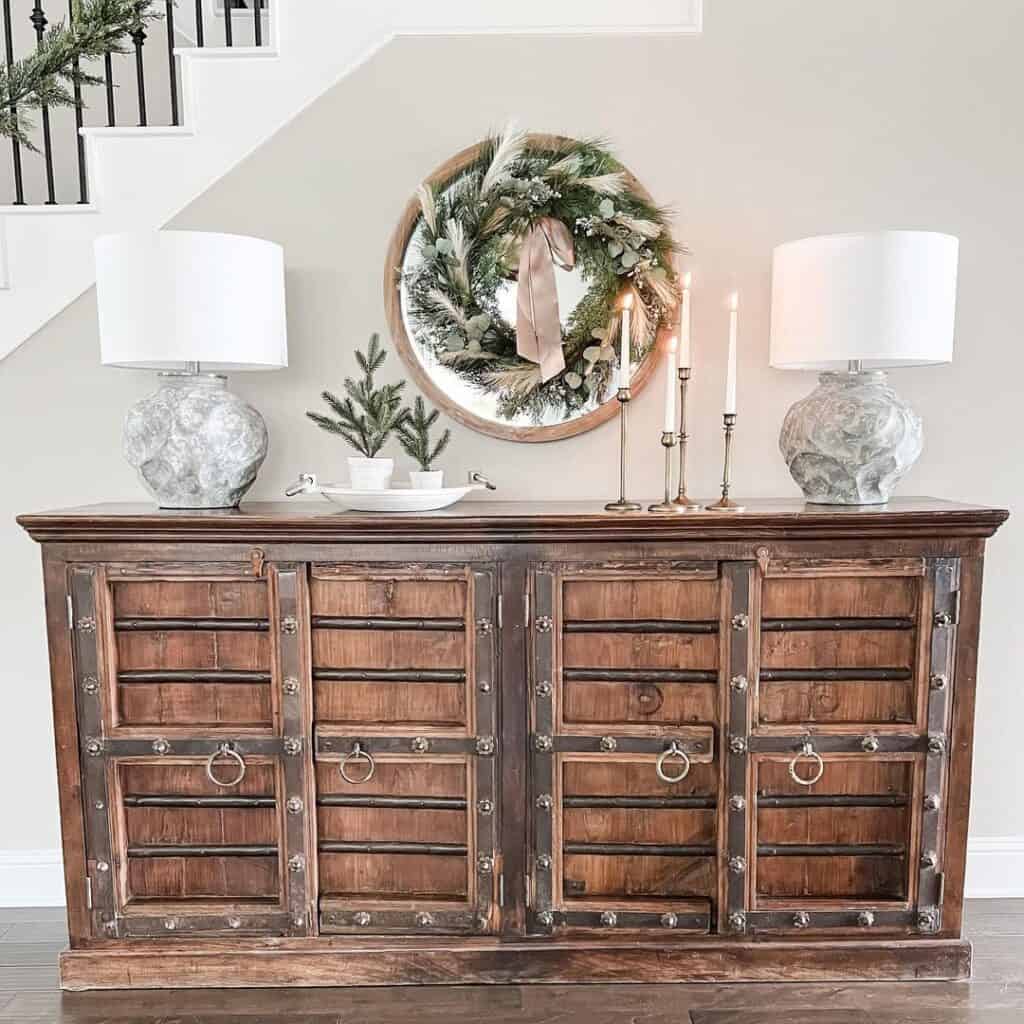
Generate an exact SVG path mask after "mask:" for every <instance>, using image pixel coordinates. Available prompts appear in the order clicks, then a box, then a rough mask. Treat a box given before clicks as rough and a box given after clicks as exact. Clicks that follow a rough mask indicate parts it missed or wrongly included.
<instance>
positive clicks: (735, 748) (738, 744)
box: [729, 736, 747, 754]
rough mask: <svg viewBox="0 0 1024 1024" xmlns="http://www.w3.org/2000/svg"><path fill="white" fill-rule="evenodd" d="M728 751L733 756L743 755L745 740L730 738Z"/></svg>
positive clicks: (737, 737)
mask: <svg viewBox="0 0 1024 1024" xmlns="http://www.w3.org/2000/svg"><path fill="white" fill-rule="evenodd" d="M729 750H730V751H732V753H734V754H745V753H746V752H747V741H746V739H745V738H744V737H743V736H730V737H729Z"/></svg>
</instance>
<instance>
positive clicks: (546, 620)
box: [534, 615, 554, 633]
mask: <svg viewBox="0 0 1024 1024" xmlns="http://www.w3.org/2000/svg"><path fill="white" fill-rule="evenodd" d="M553 625H554V623H553V622H552V621H551V616H550V615H541V616H538V618H537V621H536V622H534V627H535V628H536V630H537V632H538V633H550V632H551V627H552V626H553Z"/></svg>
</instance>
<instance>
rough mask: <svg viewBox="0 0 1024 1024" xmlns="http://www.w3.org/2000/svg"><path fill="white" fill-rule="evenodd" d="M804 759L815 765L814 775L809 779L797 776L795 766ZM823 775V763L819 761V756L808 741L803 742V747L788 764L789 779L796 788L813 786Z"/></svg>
mask: <svg viewBox="0 0 1024 1024" xmlns="http://www.w3.org/2000/svg"><path fill="white" fill-rule="evenodd" d="M805 757H806V758H808V759H809V760H811V761H813V762H815V764H816V767H815V771H814V775H813V777H811V778H804V777H803V776H802V775H800V774H798V772H797V770H796V766H797V765H798V764H799V763H800V759H801V758H805ZM824 774H825V762H824V761H823V760H822V759H821V754H819V753H818V752H817V751H816V750H815V749H814V747H813V746H812V745H811V741H810V740H804V743H803V746H802V747H801V748H800V750H799V751H798V752H797V754H796V756H795V757H794V758H793V760H792V761H790V762H789V777H790V778H791V779H792V780H793V781H794V782H795V783H796V784H797V785H798V786H813V785H814V784H815V783H816V782H817V781H818V780H819V779H820V778H821V777H822V775H824Z"/></svg>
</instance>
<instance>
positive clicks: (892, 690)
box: [758, 680, 916, 724]
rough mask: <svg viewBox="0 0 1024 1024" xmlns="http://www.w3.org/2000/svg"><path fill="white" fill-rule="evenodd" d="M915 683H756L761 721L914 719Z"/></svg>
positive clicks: (890, 721) (891, 721)
mask: <svg viewBox="0 0 1024 1024" xmlns="http://www.w3.org/2000/svg"><path fill="white" fill-rule="evenodd" d="M915 700H916V686H915V684H914V683H913V682H912V681H910V680H908V681H907V682H888V681H877V680H869V681H866V682H859V681H858V682H845V681H844V682H814V681H806V682H802V681H801V682H785V683H765V682H762V683H761V684H760V688H759V691H758V714H759V719H760V721H761V722H762V723H779V724H784V723H793V724H795V723H799V722H822V723H830V724H836V723H843V722H849V723H851V724H853V723H871V724H883V723H894V722H907V723H910V722H914V721H915V719H916V714H915V712H916V709H915V707H914V705H915Z"/></svg>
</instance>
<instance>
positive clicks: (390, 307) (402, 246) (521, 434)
mask: <svg viewBox="0 0 1024 1024" xmlns="http://www.w3.org/2000/svg"><path fill="white" fill-rule="evenodd" d="M528 138H529V142H530V144H532V145H534V146H543V147H548V148H557V147H561V146H571V145H574V144H575V140H573V139H569V138H566V137H565V136H563V135H545V134H531V135H530V136H529V137H528ZM483 145H484V143H483V142H478V143H476V144H475V145H473V146H469V147H468V148H467V149H464V150H462V152H460V153H457V154H456V155H455V156H453V157H452V158H451V159H450V160H447V161H446V162H445V163H443V164H442V165H441V166H440V167H438V168H437V169H436V170H435V171H434V172H433V173H432V174H431V175H430V176H429V177H428V178H426V179H425V184H427V185H433V186H441V185H444V184H446V183H447V182H449V181H451V179H452V178H454V177H455V176H456V175H457V174H459V172H460V171H462V170H464V169H465V168H466V167H468V166H469V165H470V164H471V163H472V162H473V161H474V160H475V159H476V158H477V156H478V155H479V153H480V149H481V147H482V146H483ZM625 173H626V177H627V180H628V182H629V186H630V188H631V189H632V190H633V191H634V192H635V193H636V194H637V195H639V196H641V197H642V198H644V199H646V200H648V201H649V202H652V203H653V199H651V196H650V193H648V191H647V190H646V189H645V188H644V187H643V185H641V184H640V182H639V181H638V180H637V179H636V177H635V176H634V175H633V174H632V173H631V172H630V171H629V170H626V172H625ZM419 218H420V204H419V200H418V199H417V198H416V197H415V196H413V198H412V199H410V200H409V202H408V203H407V204H406V206H405V209H404V211H403V212H402V217H401V219H400V220H399V222H398V226H397V227H396V228H395V231H394V234H393V235H392V236H391V242H390V244H389V246H388V251H387V256H386V258H385V261H384V308H385V312H386V314H387V320H388V327H389V329H390V331H391V338H392V340H393V341H394V343H395V348H396V349H397V350H398V354H399V355H400V356H401V358H402V362H403V363H405V365H406V367H407V368H408V370H409V372H410V374H411V375H412V378H413V380H414V381H415V382H416V386H417V387H418V388H419V389H420V391H422V392H423V394H424V395H425V396H426V397H427V398H428V399H429V400H430V401H431V402H433V403H434V404H435V405H436V406H437V407H438V408H439V409H440V410H441V411H442V412H444V413H445V415H447V416H449V417H451V418H452V419H453V420H455V421H456V422H457V423H461V424H462V425H463V426H464V427H469V428H470V429H471V430H475V431H478V432H479V433H481V434H487V435H489V436H490V437H498V438H501V439H502V440H504V441H526V442H533V443H537V442H545V441H560V440H562V439H564V438H567V437H575V436H576V435H577V434H584V433H586V432H587V431H588V430H593V429H594V427H598V426H600V425H601V424H602V423H606V422H607V421H608V420H610V419H612V418H613V417H614V416H616V415H617V414H618V411H619V403H618V402H617V401H616V399H615V397H614V395H613V396H612V397H611V398H609V399H607V400H606V401H605V402H602V403H601V405H599V406H598V407H597V408H596V409H592V410H591V411H590V412H588V413H586V414H584V415H583V416H578V417H576V418H575V419H572V420H566V421H564V422H562V423H553V424H549V425H536V426H513V425H512V424H504V423H498V422H496V421H494V420H489V419H486V418H485V417H483V416H478V415H477V414H476V413H473V412H470V411H469V410H468V409H466V408H464V407H463V406H461V405H459V404H458V403H457V402H455V401H454V400H453V399H452V398H451V396H450V395H448V394H447V393H446V392H444V391H443V390H442V389H441V388H440V387H438V385H437V383H436V382H435V381H434V380H433V379H432V378H431V377H430V375H429V374H428V373H427V371H426V370H425V369H424V367H423V364H422V363H421V362H420V359H419V356H418V355H417V352H416V347H415V345H414V343H413V340H412V339H411V338H410V337H409V334H408V332H407V331H406V329H405V319H404V317H403V316H402V282H401V268H402V267H403V266H404V264H405V254H406V250H407V249H408V247H409V243H410V242H411V241H412V237H413V234H414V232H415V230H416V224H417V222H418V221H419ZM670 333H671V331H670V330H669V329H668V328H664V327H663V328H660V329H659V331H658V335H657V337H656V338H655V341H654V344H653V345H651V347H650V348H649V349H648V351H647V353H646V355H645V356H644V358H643V360H642V361H641V362H640V364H639V365H638V366H637V368H636V371H635V372H634V374H633V377H632V379H631V381H630V387H631V389H632V391H633V397H634V398H636V396H637V395H638V394H639V393H640V391H642V390H643V388H644V386H645V385H646V384H647V382H648V381H649V380H650V378H651V375H652V374H653V372H654V367H655V365H656V363H657V356H658V352H659V351H660V349H661V346H662V344H663V343H664V339H665V337H667V336H668V335H669V334H670Z"/></svg>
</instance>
